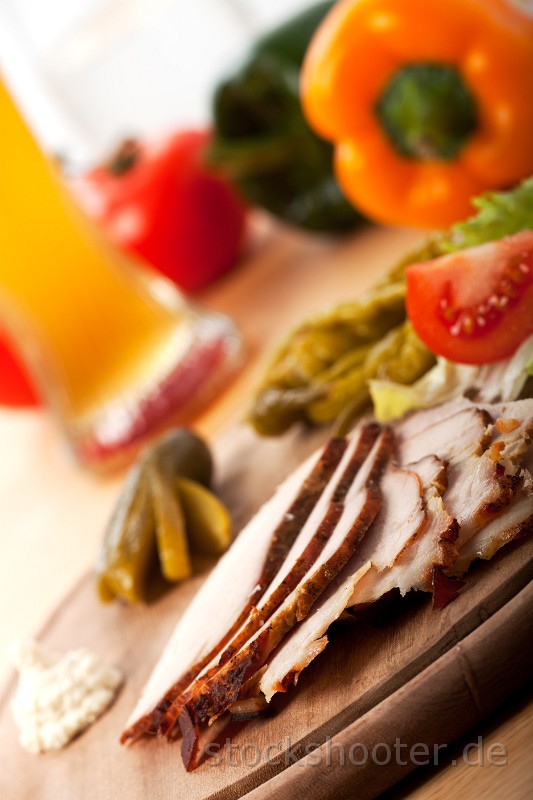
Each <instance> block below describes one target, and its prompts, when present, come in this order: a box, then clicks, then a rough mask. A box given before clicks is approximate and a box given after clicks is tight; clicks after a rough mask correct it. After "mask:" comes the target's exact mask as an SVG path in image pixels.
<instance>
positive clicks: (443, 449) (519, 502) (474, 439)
mask: <svg viewBox="0 0 533 800" xmlns="http://www.w3.org/2000/svg"><path fill="white" fill-rule="evenodd" d="M447 406H448V407H447V409H445V411H444V413H443V416H442V418H441V419H440V420H439V417H438V414H437V413H436V412H435V411H434V410H432V412H431V413H429V412H426V413H425V414H423V415H421V416H423V417H424V419H421V420H418V421H417V422H416V423H414V424H413V423H412V422H411V424H410V426H409V428H406V425H405V423H403V424H401V425H400V427H401V428H403V429H402V430H401V431H400V437H399V438H400V447H399V453H400V457H402V455H403V457H404V458H409V457H410V456H413V455H417V456H420V455H421V454H422V453H423V452H424V449H429V448H430V447H431V448H433V449H434V450H435V451H437V452H439V453H440V454H441V455H443V456H448V457H449V458H450V460H451V472H452V474H453V478H454V486H455V489H454V491H453V493H452V497H451V500H452V502H451V504H450V505H451V506H452V507H453V509H454V511H455V512H456V513H457V514H458V516H460V518H461V519H462V521H463V524H464V525H465V527H467V526H468V527H467V530H466V532H465V536H464V540H463V541H464V542H466V544H464V545H463V548H462V549H461V551H460V552H459V550H458V544H459V543H458V532H459V524H458V522H457V520H456V519H455V518H454V516H453V514H452V513H451V512H450V510H449V506H448V501H447V497H448V495H447V494H446V495H445V498H446V505H445V502H444V501H443V497H442V495H443V492H444V491H445V489H446V483H447V471H446V468H445V466H444V462H442V461H440V460H439V459H437V458H436V456H434V455H433V456H430V455H426V456H425V457H424V458H422V460H421V461H419V462H418V463H417V464H410V465H408V469H407V470H405V469H404V470H402V469H396V470H395V469H394V468H393V467H389V468H388V470H387V471H386V473H385V475H384V477H383V480H382V484H381V485H382V490H383V504H382V509H381V511H380V514H379V515H378V518H377V519H376V521H375V522H374V524H373V526H372V527H371V528H370V530H369V531H368V533H367V535H366V536H365V538H364V540H363V542H362V543H361V545H360V547H359V548H358V550H357V552H356V554H355V555H354V556H353V557H352V559H351V560H350V562H349V563H348V564H347V566H346V567H345V569H344V570H343V572H342V573H341V574H340V575H339V576H338V578H337V579H336V581H334V582H332V584H330V586H329V587H328V590H327V591H326V592H325V593H324V595H323V596H322V597H321V598H320V600H319V602H318V603H317V604H316V605H315V606H314V607H313V609H312V611H311V612H310V614H309V615H308V616H307V617H306V619H305V620H303V621H302V622H301V623H300V624H299V625H298V626H297V627H296V628H295V629H294V630H293V631H291V633H290V635H289V636H288V637H287V638H286V639H285V640H284V641H283V642H282V643H281V644H280V645H279V647H278V648H277V649H276V651H275V652H274V654H273V656H272V657H271V658H270V659H269V661H268V664H267V668H266V670H265V671H264V673H263V674H262V676H261V680H260V683H259V688H260V691H261V692H262V693H263V694H264V696H265V697H266V699H267V700H268V701H270V699H271V698H272V696H273V694H275V693H276V692H278V691H286V690H287V688H288V687H289V686H291V685H292V684H294V683H296V681H297V679H298V676H299V674H300V672H301V671H302V669H304V668H305V667H306V666H308V664H309V663H310V662H311V661H312V660H313V659H314V658H315V657H316V656H317V655H319V653H321V652H322V651H323V649H324V648H325V646H326V645H327V635H326V631H327V629H328V626H329V625H330V624H331V623H333V622H334V621H335V620H336V619H337V618H338V617H339V616H340V614H341V613H342V612H343V611H344V610H345V609H346V608H348V607H351V606H356V605H360V604H361V605H363V604H364V605H366V604H368V603H371V602H374V601H376V600H377V599H379V598H380V597H382V596H383V595H385V594H386V593H388V592H389V591H391V590H392V589H399V590H400V592H401V593H402V594H405V593H407V592H408V591H410V590H412V589H418V590H423V591H432V592H433V598H434V605H435V607H442V606H443V605H446V603H447V602H449V601H450V600H451V599H453V597H454V596H455V595H456V593H457V590H458V588H459V587H460V586H461V583H460V582H454V581H453V579H452V580H450V577H449V575H450V574H462V573H463V572H465V571H466V569H468V566H469V565H470V563H471V561H472V560H473V559H474V558H480V557H481V558H482V557H485V558H490V557H491V556H492V555H493V554H494V553H495V552H496V550H497V549H498V548H499V547H501V546H502V545H503V544H505V543H506V542H507V541H509V540H511V539H512V538H516V537H517V536H518V535H524V533H525V532H529V531H530V530H531V529H532V527H533V498H532V496H531V494H532V491H531V485H532V479H531V474H530V472H529V471H528V467H529V468H531V466H532V464H531V463H530V462H529V461H526V463H525V464H522V459H523V456H524V453H526V454H527V453H529V458H530V459H531V461H532V462H533V453H532V449H531V447H529V444H530V439H529V431H530V429H531V413H532V412H533V403H532V402H531V401H527V402H525V403H514V404H510V405H506V406H505V407H503V406H492V407H486V408H485V409H483V410H482V411H481V413H480V412H479V411H477V410H475V409H474V408H473V407H472V405H471V404H470V403H468V401H461V402H460V403H455V404H447ZM472 412H474V413H472ZM489 412H490V413H491V414H492V415H493V416H494V419H495V422H494V423H492V422H491V420H490V417H489V416H487V415H488V414H489ZM450 426H452V427H453V428H454V429H455V430H456V431H460V432H461V436H462V441H461V446H460V447H458V448H457V449H455V450H452V449H451V447H450V445H449V442H448V436H449V431H450ZM406 429H407V430H408V432H409V434H410V436H409V439H405V431H406ZM424 441H426V444H424ZM484 447H486V448H488V450H487V451H486V452H483V448H484ZM526 459H527V455H526ZM412 472H418V477H419V480H420V483H421V485H423V486H424V487H425V490H424V496H425V508H426V515H425V520H424V522H423V524H421V525H418V526H416V525H415V526H414V527H413V529H412V531H411V535H409V520H410V515H409V511H408V508H409V504H408V502H407V498H408V497H409V493H408V492H405V491H404V492H403V493H402V485H401V482H400V481H399V476H400V475H402V474H403V476H404V485H405V481H406V479H407V475H408V474H409V473H411V474H412ZM508 472H509V473H510V474H508ZM517 481H520V483H521V488H520V489H519V491H518V493H517V494H516V497H515V492H516V490H517ZM472 495H473V496H472ZM403 498H405V501H406V502H405V504H404V503H403V502H402V499H403ZM511 501H512V502H511ZM509 503H511V505H508V504H509ZM415 507H416V505H413V508H415ZM402 512H403V520H404V524H403V525H402V524H401V522H399V520H401V519H402ZM350 586H351V587H352V590H351V594H349V593H348V589H349V587H350Z"/></svg>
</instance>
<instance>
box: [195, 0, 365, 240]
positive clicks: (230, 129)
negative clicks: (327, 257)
mask: <svg viewBox="0 0 533 800" xmlns="http://www.w3.org/2000/svg"><path fill="white" fill-rule="evenodd" d="M332 5H333V3H332V2H325V3H319V4H318V5H316V6H313V7H312V8H310V9H308V10H306V11H304V12H303V13H301V14H298V15H297V16H295V17H293V18H292V19H291V20H289V21H288V22H286V23H285V24H283V25H281V26H280V27H278V28H276V29H274V30H273V31H271V32H270V33H268V34H266V35H265V36H263V37H262V38H261V39H259V40H258V41H257V42H256V43H255V45H254V46H253V47H252V48H251V50H250V51H249V53H248V54H247V56H246V58H245V59H244V61H243V62H242V63H241V65H240V66H239V67H238V68H237V70H236V71H235V72H233V74H231V75H229V76H228V77H227V78H226V79H225V80H224V81H223V82H222V83H221V84H220V85H219V86H218V88H217V90H216V92H215V96H214V100H213V115H214V138H213V143H212V146H211V150H210V160H211V162H212V163H214V164H216V165H218V166H220V167H222V168H223V169H224V171H225V172H226V173H227V174H229V176H230V177H231V178H232V179H233V180H234V182H235V183H236V184H237V185H238V186H239V187H240V189H241V191H242V193H243V194H244V196H245V197H246V198H247V199H248V200H249V201H250V202H251V203H253V204H254V205H257V206H260V207H262V208H265V209H266V210H267V211H270V212H271V213H272V214H274V215H275V216H277V217H280V218H281V219H283V220H285V221H287V222H290V223H292V224H294V225H297V226H299V227H302V228H306V229H308V230H315V231H342V230H346V229H349V228H351V227H353V226H354V225H355V224H357V222H358V221H360V220H361V216H360V215H359V214H358V213H357V212H356V211H355V210H354V209H353V207H352V206H351V205H350V204H349V203H348V202H347V201H346V200H345V198H344V196H343V195H342V193H341V191H340V189H339V187H338V185H337V182H336V180H335V178H334V175H333V167H332V154H333V150H332V147H331V146H330V145H329V144H328V143H327V142H325V141H323V140H322V139H319V138H318V137H317V136H316V135H315V134H314V133H313V132H312V131H311V129H310V128H309V126H308V125H307V123H306V121H305V119H304V117H303V114H302V110H301V107H300V99H299V78H300V68H301V65H302V61H303V58H304V55H305V51H306V49H307V46H308V44H309V41H310V39H311V37H312V35H313V33H314V32H315V30H316V28H317V27H318V25H319V24H320V22H321V21H322V19H323V17H324V16H325V14H326V12H327V11H328V10H329V9H330V8H331V6H332Z"/></svg>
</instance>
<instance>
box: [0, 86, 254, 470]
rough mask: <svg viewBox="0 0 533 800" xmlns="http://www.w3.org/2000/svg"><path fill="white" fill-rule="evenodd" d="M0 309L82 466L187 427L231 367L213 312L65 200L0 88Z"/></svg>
mask: <svg viewBox="0 0 533 800" xmlns="http://www.w3.org/2000/svg"><path fill="white" fill-rule="evenodd" d="M0 195H1V214H0V308H1V310H2V311H3V314H2V317H3V320H4V321H5V324H7V327H8V328H9V329H10V330H11V331H12V332H13V334H14V335H15V338H16V340H17V342H18V343H19V346H20V349H21V351H22V354H23V356H24V357H25V359H26V361H27V363H28V364H29V366H30V370H31V371H32V373H33V374H34V376H35V377H36V381H37V384H38V385H39V387H40V389H41V392H42V393H43V395H44V396H45V398H46V399H47V400H48V401H49V403H50V405H51V407H52V408H53V410H54V411H55V412H56V415H57V416H58V417H59V419H60V421H61V422H62V424H63V427H64V429H65V430H66V432H67V434H68V436H69V438H70V441H71V443H72V445H73V447H74V450H75V452H76V453H77V454H78V456H79V457H80V458H81V459H82V460H83V461H85V462H88V463H94V464H95V465H98V464H99V463H100V462H101V463H104V462H107V461H113V460H115V459H119V460H120V457H121V456H122V455H124V454H125V453H127V452H128V451H129V450H131V449H132V448H135V446H137V445H138V444H139V442H140V441H141V440H143V439H144V438H146V437H147V436H148V435H149V434H150V433H151V432H152V431H153V430H154V429H156V428H158V427H159V426H161V425H162V424H164V423H165V422H166V421H168V419H170V418H179V419H187V418H189V417H190V415H191V414H192V413H194V410H195V409H198V407H199V405H200V403H202V402H204V401H205V399H206V398H207V396H208V394H209V393H212V392H213V391H214V388H215V386H216V385H218V386H219V385H220V382H221V381H222V380H223V379H224V378H225V377H227V374H228V371H230V370H232V369H233V368H234V367H235V365H236V362H237V356H238V351H239V344H240V343H239V338H238V335H237V334H236V331H235V328H234V327H233V325H232V323H231V322H230V321H229V320H228V319H227V318H226V317H223V316H221V315H216V314H210V313H205V312H201V311H198V310H196V309H194V308H192V307H191V306H190V305H189V304H188V303H187V302H186V301H185V300H184V298H183V297H182V296H181V295H180V294H179V293H178V292H177V290H176V289H175V287H173V286H171V285H170V284H169V283H168V282H167V281H165V280H163V279H161V278H159V277H156V276H155V274H152V272H151V271H148V270H147V269H146V268H143V267H141V266H140V265H138V264H136V263H133V262H131V261H130V260H129V259H126V257H124V256H122V255H119V254H118V253H117V252H116V251H115V250H114V249H113V248H112V247H111V245H109V244H108V243H107V242H105V241H104V239H103V237H102V236H101V235H100V234H99V232H97V231H96V230H95V229H94V227H93V226H92V224H91V223H90V222H89V221H88V220H86V219H85V218H84V217H83V215H82V213H81V211H79V210H78V209H77V207H76V206H75V204H74V202H73V201H72V200H71V198H70V196H69V195H68V193H67V190H66V189H65V188H64V187H63V186H62V184H61V182H60V179H59V177H58V176H57V175H56V173H55V169H54V166H53V165H52V164H51V163H49V162H48V161H47V159H46V158H45V157H44V156H43V155H42V153H41V152H40V150H39V148H38V147H37V145H36V144H35V142H34V140H33V138H32V136H31V135H30V133H29V131H28V130H27V128H26V126H25V124H24V122H23V120H22V118H21V117H20V115H19V113H18V111H17V109H16V107H15V105H14V103H13V102H12V100H11V97H10V96H9V94H8V92H7V90H6V88H5V86H3V84H2V83H1V82H0Z"/></svg>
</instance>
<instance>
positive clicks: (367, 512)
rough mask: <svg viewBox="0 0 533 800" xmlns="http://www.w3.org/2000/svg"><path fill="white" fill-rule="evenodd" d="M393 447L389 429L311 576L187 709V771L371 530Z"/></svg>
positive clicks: (359, 478) (356, 482) (182, 717)
mask: <svg viewBox="0 0 533 800" xmlns="http://www.w3.org/2000/svg"><path fill="white" fill-rule="evenodd" d="M392 445H393V436H392V432H391V431H390V430H388V429H385V430H384V431H383V432H382V433H381V435H380V437H379V438H378V440H377V442H376V444H375V445H374V448H373V449H372V452H371V453H370V455H369V457H368V459H367V463H365V465H364V466H363V468H362V469H361V470H360V472H359V473H358V475H357V477H356V479H355V480H354V483H353V484H352V486H351V487H350V490H349V491H348V493H347V495H346V501H345V505H344V509H343V512H342V515H341V517H340V520H339V522H338V523H337V525H336V527H335V530H334V532H333V533H332V535H331V537H330V538H329V539H328V542H327V543H326V545H325V547H324V549H323V551H322V553H321V554H320V556H319V558H318V559H317V561H316V562H315V564H314V565H313V567H312V568H311V570H309V573H307V574H306V576H305V577H304V578H303V580H302V581H301V582H300V583H299V585H298V586H297V587H296V588H295V589H294V590H293V591H292V592H291V593H290V594H289V595H288V597H287V598H286V600H285V601H284V602H283V603H282V605H281V606H280V607H279V608H278V610H277V611H276V612H275V613H274V614H273V615H272V616H271V617H270V619H269V620H268V621H267V622H266V623H265V624H264V625H263V626H262V627H261V628H260V629H259V630H258V631H257V632H256V633H255V634H254V636H252V638H251V639H250V640H249V641H248V642H247V643H246V645H245V646H244V647H242V648H241V649H240V650H239V651H238V652H237V653H235V654H234V655H233V656H232V657H231V658H230V659H229V661H227V662H226V664H224V666H223V667H221V669H220V670H218V672H216V674H215V675H213V676H212V677H211V678H209V680H208V681H206V682H205V684H203V685H202V686H200V688H199V690H198V691H197V692H196V693H195V695H194V696H193V697H192V698H191V699H190V700H189V701H188V702H187V704H186V706H185V707H184V708H183V709H182V711H181V714H180V727H181V728H182V731H183V733H184V740H183V745H182V754H183V757H184V761H185V764H186V766H187V768H189V769H190V768H194V766H196V763H197V758H198V755H199V754H198V749H197V741H198V732H199V728H200V727H201V726H202V725H204V724H207V723H208V722H209V721H210V720H212V719H216V718H217V717H218V716H219V715H220V714H222V713H223V712H224V711H225V710H226V709H227V708H228V707H229V705H230V704H231V703H232V702H234V701H235V700H236V699H237V698H238V697H239V693H240V691H241V689H242V687H243V685H244V684H245V683H246V682H247V681H248V680H250V678H251V677H252V676H253V675H254V674H255V673H256V672H257V671H258V670H259V669H260V668H261V667H262V666H263V664H264V663H265V662H266V660H267V658H268V656H269V655H270V653H271V652H272V650H273V649H274V648H275V647H276V646H277V645H278V644H279V642H280V641H281V640H282V639H283V638H284V637H285V636H286V635H287V633H288V632H289V631H290V630H291V628H293V627H294V625H295V624H296V623H297V622H299V621H300V620H302V619H304V618H305V617H306V615H307V614H308V612H309V610H310V608H311V607H312V606H313V604H314V603H315V602H316V600H317V599H318V598H319V597H320V595H321V594H322V592H323V591H324V590H325V589H326V588H327V586H328V584H329V583H330V582H331V581H332V580H333V579H334V578H335V577H336V576H337V575H338V574H339V572H340V571H341V570H342V569H343V567H344V566H345V564H346V563H347V561H348V560H349V558H350V557H351V555H352V554H353V552H354V550H355V548H356V546H357V544H358V542H359V541H361V539H362V538H363V536H364V534H365V533H366V531H367V530H368V529H369V527H370V526H371V524H372V522H373V521H374V519H375V517H376V515H377V513H378V512H379V509H380V502H381V491H380V489H379V482H380V478H381V474H382V472H383V470H384V468H385V466H386V463H387V460H388V458H389V456H390V453H391V449H392Z"/></svg>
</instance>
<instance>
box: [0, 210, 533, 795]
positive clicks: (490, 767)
mask: <svg viewBox="0 0 533 800" xmlns="http://www.w3.org/2000/svg"><path fill="white" fill-rule="evenodd" d="M419 239H420V234H417V233H415V232H413V231H409V230H385V229H377V228H367V229H364V230H362V231H360V232H359V233H358V234H357V235H355V236H353V237H351V238H349V239H346V240H343V241H341V242H339V241H335V240H332V239H329V238H327V237H308V236H305V235H302V234H299V233H296V232H294V231H287V230H285V229H280V228H278V227H274V226H272V224H271V223H269V222H267V221H266V220H259V221H257V224H256V226H255V230H254V232H253V235H252V237H251V242H250V246H249V248H248V254H247V256H246V258H245V259H243V263H242V265H241V266H239V267H238V268H237V269H236V270H234V272H233V273H232V274H231V275H229V276H227V277H226V278H225V279H223V280H222V281H220V282H219V283H218V284H217V285H216V286H214V287H212V288H211V289H209V290H208V291H207V292H205V293H204V294H203V296H202V297H201V298H200V299H201V302H202V303H203V304H204V305H205V306H207V307H211V308H215V309H217V310H220V311H224V312H227V313H228V314H230V315H231V316H232V317H233V318H234V319H235V320H236V322H237V323H238V324H239V326H240V328H241V330H242V332H243V334H244V338H245V343H246V363H245V367H244V369H243V370H242V372H241V373H240V375H239V376H238V377H237V378H236V379H235V380H234V382H233V383H232V385H231V386H230V388H229V389H228V390H227V391H226V392H225V393H224V394H223V395H222V396H221V397H220V398H218V399H217V402H216V403H214V404H212V405H211V406H210V407H209V408H208V409H207V410H206V411H205V412H204V413H203V414H202V416H201V417H200V418H199V419H198V420H197V423H196V425H197V427H198V428H199V429H200V430H201V431H202V432H203V433H204V434H205V435H206V436H208V437H210V436H213V435H215V434H216V433H217V432H219V431H221V430H223V429H224V428H225V427H226V426H227V425H229V424H230V423H231V421H233V420H235V419H238V418H239V417H240V416H242V415H243V413H244V411H245V408H246V402H247V401H248V399H249V397H250V392H251V390H252V387H253V386H254V385H255V384H256V382H257V379H258V377H259V376H260V374H261V371H262V369H263V366H264V363H265V358H266V356H267V354H268V352H269V351H270V349H271V347H272V345H273V344H274V343H275V342H276V341H277V340H278V339H279V337H280V336H281V335H283V333H284V332H285V331H286V330H287V328H288V327H290V326H291V325H293V324H295V323H296V322H298V321H299V320H300V319H301V318H302V316H305V315H307V314H310V313H312V312H313V311H315V310H318V309H320V308H323V307H324V306H327V305H328V304H331V303H336V302H338V301H341V300H346V299H349V298H352V297H354V296H356V295H357V294H358V293H359V292H360V291H362V290H364V289H365V288H367V287H368V286H370V285H371V284H372V283H373V282H374V281H375V279H376V277H377V276H378V275H379V273H380V272H382V271H383V270H384V269H386V268H387V267H388V266H389V265H390V264H391V263H393V262H394V260H395V259H396V258H397V257H398V256H400V255H402V254H403V253H405V252H406V251H407V250H408V249H409V248H410V247H411V246H412V245H413V244H415V243H416V242H417V241H418V240H419ZM120 482H121V478H120V476H115V477H113V478H107V479H102V478H95V477H94V476H92V475H90V474H88V473H86V472H84V471H83V470H81V469H80V468H79V467H77V466H76V465H74V464H73V463H72V462H71V460H70V459H69V457H68V454H67V453H66V452H65V450H64V447H63V444H62V442H61V440H60V438H59V436H58V433H57V431H56V429H55V426H54V424H53V421H52V420H51V419H50V418H49V417H48V415H46V414H44V413H42V412H40V411H23V412H14V411H0V508H1V509H2V534H1V536H0V608H1V609H2V614H1V617H0V680H3V679H4V678H5V677H6V675H7V674H8V662H7V658H6V655H5V647H6V645H7V644H8V642H9V641H11V640H13V639H14V638H18V637H21V636H30V635H32V634H34V633H35V632H36V631H38V629H39V626H40V625H41V624H42V623H43V622H44V620H45V619H46V618H47V617H48V616H49V614H50V613H51V611H52V610H53V609H54V608H55V607H56V606H57V604H58V603H59V602H61V598H62V597H63V596H64V595H65V594H66V592H67V591H68V589H69V587H70V586H71V585H72V584H73V583H74V582H75V581H76V580H77V579H78V578H79V576H80V575H81V574H82V573H83V572H85V571H86V570H87V569H88V568H90V567H91V566H92V564H93V563H94V559H95V554H96V552H97V550H98V546H99V543H100V540H101V536H102V530H103V528H104V526H105V523H106V520H107V518H108V515H109V512H110V509H111V507H112V505H113V503H114V501H115V498H116V496H117V492H118V489H119V486H120ZM509 680H510V681H512V675H509ZM479 737H481V740H480V739H479ZM532 737H533V696H532V695H531V693H530V694H529V695H527V694H526V695H520V696H518V697H517V698H516V700H515V702H514V703H513V704H512V705H511V706H510V707H509V708H507V709H502V710H501V711H500V712H499V713H498V714H497V715H496V716H494V717H493V718H491V719H489V720H487V721H486V722H485V723H483V724H482V725H480V726H478V727H477V728H476V729H474V730H472V731H471V732H470V734H468V735H467V736H466V737H465V738H464V740H462V741H461V742H458V743H457V744H456V746H455V747H454V748H450V749H449V753H448V754H447V757H446V758H445V759H444V760H443V763H442V765H441V766H440V767H438V768H434V767H431V768H420V769H419V770H417V771H416V772H415V773H414V774H413V775H412V776H411V777H410V778H409V779H408V780H407V781H406V782H404V783H403V784H402V785H399V786H397V787H395V788H394V790H391V791H390V792H388V793H387V797H388V798H389V799H390V800H392V799H393V798H406V797H412V798H416V799H417V800H418V799H420V800H422V799H423V800H434V799H435V798H441V797H445V796H447V795H451V794H452V793H453V794H455V796H459V797H461V798H465V800H477V798H480V799H481V798H483V799H484V800H492V798H494V799H496V798H500V797H502V795H503V794H504V793H505V796H506V797H507V798H509V800H522V798H524V800H525V798H526V797H528V796H530V793H531V789H532V787H533V767H532V762H531V757H530V750H531V740H532ZM496 743H499V744H501V745H502V746H503V748H505V752H506V754H507V755H506V758H505V757H504V758H500V761H504V760H505V761H506V763H505V764H501V765H495V764H490V763H489V761H488V758H487V753H488V752H489V747H490V746H491V745H494V744H496ZM469 745H470V747H468V746H469ZM465 748H466V750H465ZM463 754H464V756H465V757H463ZM481 761H482V762H483V763H482V764H481V763H479V762H481Z"/></svg>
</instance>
